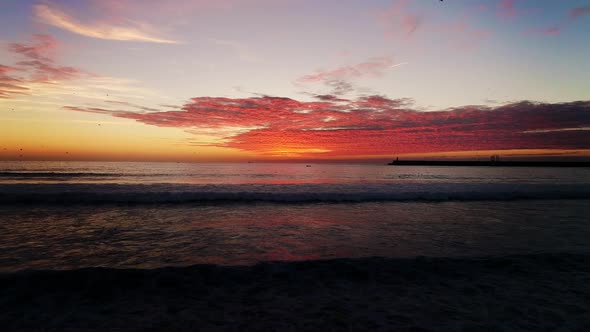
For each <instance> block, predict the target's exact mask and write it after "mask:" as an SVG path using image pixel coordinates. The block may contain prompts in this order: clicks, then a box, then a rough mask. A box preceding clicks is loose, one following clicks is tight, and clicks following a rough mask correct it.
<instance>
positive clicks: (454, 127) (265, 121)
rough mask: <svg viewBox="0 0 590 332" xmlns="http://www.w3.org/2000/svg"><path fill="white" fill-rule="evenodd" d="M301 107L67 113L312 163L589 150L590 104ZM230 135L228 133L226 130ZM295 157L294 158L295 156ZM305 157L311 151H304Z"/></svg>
mask: <svg viewBox="0 0 590 332" xmlns="http://www.w3.org/2000/svg"><path fill="white" fill-rule="evenodd" d="M330 99H331V98H323V99H322V100H321V101H314V102H302V101H297V100H293V99H289V98H279V97H268V96H266V97H253V98H235V99H234V98H217V97H198V98H193V99H191V101H190V102H189V103H187V104H185V105H184V106H183V107H182V108H181V109H177V110H170V111H160V112H149V113H147V112H128V111H117V110H108V109H99V108H91V109H88V108H80V107H66V109H69V110H72V111H81V112H92V113H99V114H108V115H112V116H115V117H120V118H127V119H134V120H136V121H138V122H141V123H144V124H148V125H153V126H160V127H175V128H183V129H185V130H187V131H188V132H191V133H199V132H200V131H199V130H211V129H215V130H216V131H218V132H228V134H227V135H226V136H225V137H223V138H224V139H223V140H222V143H219V144H214V145H215V146H221V147H230V148H237V149H241V150H245V151H252V152H255V153H259V154H261V155H277V154H279V155H280V153H279V152H277V151H285V150H291V151H296V153H295V155H296V156H300V157H312V156H314V155H317V153H319V152H318V151H321V154H322V156H326V157H346V156H355V155H357V156H358V155H389V154H391V153H417V152H420V153H427V152H443V151H474V150H499V149H550V148H552V149H565V148H568V149H569V148H590V131H589V130H587V128H590V102H587V101H583V102H582V101H580V102H571V103H557V104H545V103H533V102H519V103H514V104H509V105H504V106H499V107H485V106H462V107H457V108H454V109H451V110H446V111H436V112H421V111H419V110H416V109H414V108H413V103H412V101H411V100H407V99H389V98H386V97H382V96H371V97H364V98H359V99H356V100H347V101H335V100H330ZM232 130H234V131H233V132H232ZM297 151H298V152H297ZM306 151H310V152H306Z"/></svg>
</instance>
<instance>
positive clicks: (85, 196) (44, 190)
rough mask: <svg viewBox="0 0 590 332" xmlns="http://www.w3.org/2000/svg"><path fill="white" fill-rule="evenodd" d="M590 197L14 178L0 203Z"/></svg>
mask: <svg viewBox="0 0 590 332" xmlns="http://www.w3.org/2000/svg"><path fill="white" fill-rule="evenodd" d="M519 199H520V200H524V199H590V187H589V186H587V185H556V184H552V185H547V184H543V185H539V184H518V185H515V184H462V183H445V184H290V185H278V184H277V185H269V184H252V185H239V184H235V185H186V184H144V185H131V184H128V185H122V184H8V185H0V204H4V205H6V204H76V203H81V204H95V203H139V204H164V203H240V202H269V203H322V202H323V203H338V202H374V201H436V202H442V201H482V200H500V201H502V200H519Z"/></svg>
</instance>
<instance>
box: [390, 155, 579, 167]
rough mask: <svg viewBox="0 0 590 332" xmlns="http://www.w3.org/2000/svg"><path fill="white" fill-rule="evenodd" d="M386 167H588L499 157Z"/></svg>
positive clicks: (400, 162)
mask: <svg viewBox="0 0 590 332" xmlns="http://www.w3.org/2000/svg"><path fill="white" fill-rule="evenodd" d="M387 165H393V166H500V167H590V162H588V161H501V160H500V156H499V155H493V156H491V158H490V160H489V161H482V160H399V158H395V160H394V161H392V162H390V163H388V164H387Z"/></svg>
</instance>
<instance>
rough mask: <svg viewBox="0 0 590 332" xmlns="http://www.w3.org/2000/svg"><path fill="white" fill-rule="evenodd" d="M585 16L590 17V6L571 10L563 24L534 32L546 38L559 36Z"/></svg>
mask: <svg viewBox="0 0 590 332" xmlns="http://www.w3.org/2000/svg"><path fill="white" fill-rule="evenodd" d="M585 16H590V6H584V7H575V8H572V9H570V10H569V14H568V16H567V17H566V18H564V19H563V20H562V22H561V23H559V24H557V25H553V26H550V27H547V28H542V29H537V30H533V31H532V32H533V33H538V34H543V35H546V36H555V35H559V34H560V33H561V32H562V31H563V30H564V29H565V28H566V27H567V26H569V25H570V24H572V23H573V22H574V21H576V20H578V19H580V18H582V17H585Z"/></svg>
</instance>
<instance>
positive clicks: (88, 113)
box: [0, 0, 590, 161]
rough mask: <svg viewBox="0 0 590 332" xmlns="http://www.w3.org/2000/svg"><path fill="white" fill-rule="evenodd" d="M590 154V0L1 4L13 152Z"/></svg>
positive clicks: (99, 155)
mask: <svg viewBox="0 0 590 332" xmlns="http://www.w3.org/2000/svg"><path fill="white" fill-rule="evenodd" d="M490 153H500V154H501V155H504V156H514V157H530V156H537V157H548V156H582V157H588V156H590V1H589V0H582V1H565V0H563V1H539V0H512V1H511V0H497V1H496V0H485V1H483V0H482V1H476V0H473V1H469V0H444V1H439V0H419V1H418V0H416V1H410V0H408V1H403V0H398V1H391V0H387V1H381V0H375V1H363V0H356V1H352V0H216V1H213V0H170V1H158V0H83V1H82V0H59V1H57V0H55V1H50V0H44V1H43V0H41V1H33V0H31V1H29V0H4V1H1V2H0V160H154V161H246V160H248V161H249V160H317V161H319V160H378V159H384V160H387V159H391V158H392V157H394V156H407V157H408V158H409V157H419V158H423V157H461V158H472V157H483V156H485V157H487V156H489V154H490Z"/></svg>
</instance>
